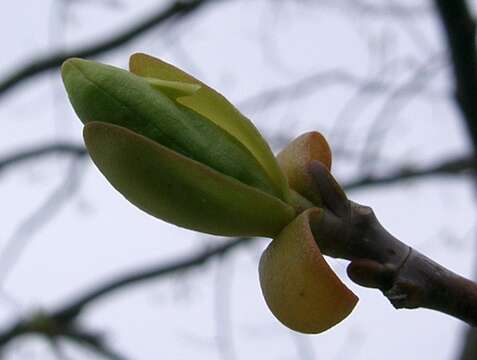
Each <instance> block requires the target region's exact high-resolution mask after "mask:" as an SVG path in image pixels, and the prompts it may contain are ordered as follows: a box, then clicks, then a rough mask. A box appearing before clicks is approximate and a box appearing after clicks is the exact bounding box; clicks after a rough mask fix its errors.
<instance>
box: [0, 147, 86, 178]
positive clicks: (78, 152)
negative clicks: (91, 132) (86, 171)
mask: <svg viewBox="0 0 477 360" xmlns="http://www.w3.org/2000/svg"><path fill="white" fill-rule="evenodd" d="M55 154H66V155H68V156H73V157H77V158H81V157H84V156H86V154H87V152H86V149H85V148H84V146H82V145H76V144H72V143H65V142H60V143H52V144H45V145H39V146H35V147H31V148H29V149H26V150H20V151H15V152H13V153H11V154H9V155H5V156H3V157H2V158H0V174H1V173H2V172H3V171H5V170H7V169H8V168H10V167H13V166H15V165H18V164H20V163H23V162H25V161H30V160H36V159H38V158H42V157H44V156H50V155H55Z"/></svg>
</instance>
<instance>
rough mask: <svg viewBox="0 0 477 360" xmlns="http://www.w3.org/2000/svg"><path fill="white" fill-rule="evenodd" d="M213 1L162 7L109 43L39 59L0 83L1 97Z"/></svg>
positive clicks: (110, 39)
mask: <svg viewBox="0 0 477 360" xmlns="http://www.w3.org/2000/svg"><path fill="white" fill-rule="evenodd" d="M212 1H214V0H190V1H180V0H177V1H174V2H173V3H172V4H171V5H169V6H168V7H166V8H165V9H164V7H163V6H161V7H160V10H158V11H155V12H153V13H152V14H151V15H149V16H147V17H146V18H145V19H143V20H142V21H141V22H139V23H137V24H135V25H133V26H131V27H129V28H128V29H126V30H124V31H122V32H119V33H117V34H116V35H114V36H113V37H111V38H109V39H107V40H103V41H99V42H97V43H94V44H92V45H87V46H84V47H82V48H78V49H75V50H72V51H59V52H56V53H54V54H51V55H48V56H46V57H38V58H37V59H34V60H33V61H31V62H29V63H27V64H25V65H23V66H21V67H19V68H18V69H16V70H14V71H12V72H11V74H10V75H7V77H6V78H4V79H1V80H0V97H1V96H2V95H4V94H6V93H7V92H8V91H9V90H11V89H12V88H13V87H14V86H16V85H18V84H19V83H21V82H22V81H25V80H27V79H29V78H31V77H33V76H35V75H38V74H41V73H43V72H45V71H47V70H51V69H55V68H58V67H60V66H61V64H62V63H63V62H64V61H65V60H66V59H68V58H70V57H81V58H88V57H92V56H95V55H99V54H102V53H104V52H107V51H110V50H113V49H115V48H117V47H119V46H121V45H124V44H126V43H127V42H129V41H131V40H133V39H134V38H136V37H137V36H139V35H141V34H143V33H144V32H146V31H147V30H149V29H151V28H153V27H154V26H157V25H160V24H162V23H164V22H165V21H167V20H170V19H174V18H181V17H184V16H186V15H188V14H190V13H192V12H193V11H195V10H197V9H199V8H200V7H201V6H202V5H204V4H206V3H210V2H212Z"/></svg>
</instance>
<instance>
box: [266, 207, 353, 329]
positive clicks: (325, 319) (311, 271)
mask: <svg viewBox="0 0 477 360" xmlns="http://www.w3.org/2000/svg"><path fill="white" fill-rule="evenodd" d="M320 216H321V210H320V209H318V208H313V209H309V210H306V211H305V212H303V213H302V214H301V215H300V216H298V217H297V218H296V219H295V220H293V222H291V223H290V224H289V225H288V226H287V227H285V228H284V229H283V230H282V232H281V233H280V234H279V235H278V237H277V238H276V239H275V240H273V241H272V242H271V244H270V245H269V246H268V248H267V249H266V250H265V251H264V253H263V254H262V257H261V259H260V267H259V273H260V285H261V287H262V292H263V295H264V297H265V301H266V303H267V305H268V307H269V308H270V310H271V311H272V313H273V314H274V315H275V316H276V317H277V319H278V320H280V321H281V322H282V323H283V324H284V325H286V326H288V327H289V328H290V329H293V330H295V331H299V332H302V333H320V332H322V331H325V330H327V329H329V328H330V327H332V326H334V325H336V324H338V323H339V322H340V321H342V320H343V319H344V318H346V317H347V316H348V315H349V314H350V313H351V311H352V310H353V308H354V307H355V305H356V303H357V301H358V298H357V297H356V296H355V295H354V294H353V293H352V292H351V291H350V290H348V288H347V287H346V286H345V285H344V284H343V283H342V282H341V281H340V279H339V278H338V277H337V276H336V274H335V273H334V272H333V270H332V269H331V268H330V267H329V265H328V264H327V263H326V261H325V259H324V258H323V256H322V255H321V252H320V249H319V248H318V245H317V243H316V241H315V239H314V237H313V234H312V232H311V229H310V218H311V217H317V218H319V217H320Z"/></svg>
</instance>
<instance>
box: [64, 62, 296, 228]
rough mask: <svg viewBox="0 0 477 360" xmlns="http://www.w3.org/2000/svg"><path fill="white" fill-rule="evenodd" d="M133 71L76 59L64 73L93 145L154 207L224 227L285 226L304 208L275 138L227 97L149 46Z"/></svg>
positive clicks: (141, 202) (119, 181) (114, 176)
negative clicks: (274, 147) (293, 200)
mask: <svg viewBox="0 0 477 360" xmlns="http://www.w3.org/2000/svg"><path fill="white" fill-rule="evenodd" d="M130 67H131V72H129V71H125V70H122V69H118V68H115V67H112V66H108V65H104V64H99V63H96V62H92V61H87V60H82V59H70V60H67V61H66V62H65V63H64V64H63V67H62V76H63V82H64V84H65V87H66V90H67V92H68V96H69V98H70V101H71V103H72V105H73V108H74V109H75V111H76V113H77V115H78V117H79V118H80V119H81V121H82V122H83V123H84V124H85V130H84V138H85V143H86V146H87V148H88V151H89V153H90V155H91V157H92V159H93V161H94V162H95V164H96V165H97V166H98V168H99V169H100V171H101V172H102V173H103V174H104V175H105V176H106V178H107V179H108V180H109V182H110V183H111V184H112V185H113V186H114V187H115V188H116V189H117V190H118V191H119V192H121V193H122V194H123V195H124V196H125V197H126V198H127V199H128V200H129V201H131V202H132V203H133V204H135V205H136V206H138V207H139V208H141V209H143V210H145V211H146V212H148V213H150V214H151V215H153V216H156V217H158V218H161V219H164V220H165V221H168V222H171V223H174V224H176V225H179V226H182V227H186V228H189V229H194V230H198V231H201V232H206V233H213V234H220V235H257V236H269V237H273V236H274V235H276V234H277V233H278V232H279V231H280V230H281V229H282V228H283V227H284V226H286V225H287V224H288V223H289V222H290V221H291V220H292V219H293V218H294V216H295V210H294V209H293V207H291V206H290V205H288V204H287V201H288V200H289V198H290V196H289V189H288V185H287V181H286V179H285V176H284V174H283V173H282V171H281V170H280V168H279V166H278V164H277V162H276V160H275V157H274V156H273V154H272V152H271V150H270V148H269V147H268V145H267V143H266V142H265V141H264V140H263V138H262V137H261V135H260V134H259V132H258V131H257V129H256V128H255V127H254V126H253V124H252V123H251V122H250V121H249V120H248V119H246V118H245V117H244V116H243V115H241V114H240V113H239V112H238V111H237V110H236V109H235V108H234V107H233V106H232V105H231V104H230V103H229V102H228V101H227V100H226V99H225V98H224V97H223V96H221V95H220V94H218V93H217V92H215V91H214V90H212V89H210V88H209V87H207V86H206V85H205V84H203V83H201V82H200V81H198V80H196V79H194V78H193V77H191V76H190V75H188V74H186V73H184V72H182V71H181V70H179V69H176V68H175V67H173V66H171V65H169V64H166V63H164V62H162V61H160V60H158V59H155V58H152V57H149V56H147V55H143V54H136V55H133V56H132V57H131V62H130Z"/></svg>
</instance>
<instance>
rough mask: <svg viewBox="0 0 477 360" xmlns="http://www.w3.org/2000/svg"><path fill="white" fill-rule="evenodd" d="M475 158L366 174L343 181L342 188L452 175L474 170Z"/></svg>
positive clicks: (467, 157) (350, 189) (476, 164)
mask: <svg viewBox="0 0 477 360" xmlns="http://www.w3.org/2000/svg"><path fill="white" fill-rule="evenodd" d="M476 168H477V160H476V159H475V158H474V157H473V156H463V157H458V158H454V159H450V160H446V161H443V162H441V163H439V164H436V165H432V166H429V167H425V168H415V167H410V166H404V167H402V168H401V169H399V170H397V171H394V172H392V173H391V174H389V175H385V176H366V177H363V178H358V179H355V180H353V181H350V182H349V183H345V184H344V185H343V188H344V189H346V190H348V191H352V190H357V189H362V188H365V187H371V186H372V187H376V186H383V185H391V184H395V183H398V182H401V181H404V180H411V179H422V178H428V177H431V176H453V175H458V174H462V173H468V172H470V171H475V170H476Z"/></svg>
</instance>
